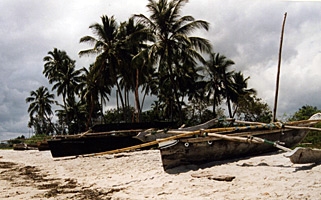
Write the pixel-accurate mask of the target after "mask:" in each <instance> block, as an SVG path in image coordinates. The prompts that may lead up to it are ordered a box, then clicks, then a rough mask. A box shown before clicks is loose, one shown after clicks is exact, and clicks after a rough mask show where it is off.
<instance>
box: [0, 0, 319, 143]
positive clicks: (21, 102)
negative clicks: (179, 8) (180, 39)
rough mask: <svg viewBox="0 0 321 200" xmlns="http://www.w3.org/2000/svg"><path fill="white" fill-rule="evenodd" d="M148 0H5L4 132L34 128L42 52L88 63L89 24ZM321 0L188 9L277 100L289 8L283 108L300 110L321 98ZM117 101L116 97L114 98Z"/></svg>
mask: <svg viewBox="0 0 321 200" xmlns="http://www.w3.org/2000/svg"><path fill="white" fill-rule="evenodd" d="M147 2H148V1H147V0H138V1H137V0H136V1H129V0H119V1H105V0H96V1H85V0H70V1H62V0H55V1H53V0H48V1H36V0H29V1H23V0H3V1H1V5H0V11H1V17H0V25H1V29H0V38H1V39H0V47H1V48H0V70H1V74H0V85H1V87H0V140H3V139H8V138H12V137H15V136H18V135H21V134H25V135H28V134H29V131H30V130H29V129H28V128H27V123H28V120H29V119H28V113H27V108H28V105H27V104H26V103H25V98H26V97H28V96H29V92H30V91H31V90H35V89H37V88H38V87H39V86H41V85H45V86H47V87H48V88H51V86H49V85H48V81H47V80H46V79H45V78H44V77H43V75H42V70H43V61H42V59H43V57H44V56H46V55H47V53H48V51H51V50H53V48H54V47H56V48H58V49H62V50H65V51H66V52H67V53H68V55H69V56H70V57H72V58H73V59H75V60H77V62H76V65H77V66H78V67H79V68H80V67H83V66H84V67H87V66H88V65H89V64H90V63H91V62H92V61H93V58H91V57H82V58H79V57H78V52H79V51H80V50H82V49H86V48H87V47H88V46H86V45H84V44H79V39H80V38H81V37H82V36H85V35H91V34H92V33H91V31H90V30H89V29H88V27H89V25H91V24H92V23H95V22H100V16H101V15H103V14H106V15H109V16H111V15H114V16H115V17H116V19H117V20H118V21H124V20H127V19H128V17H130V16H132V14H139V13H144V14H146V15H148V13H147V12H146V11H147V8H146V7H145V6H146V4H147ZM320 10H321V4H320V3H318V2H293V1H251V0H245V1H233V0H215V1H208V0H197V1H196V0H190V1H189V3H188V4H186V6H185V7H183V14H184V15H192V16H194V17H195V18H196V19H203V20H206V21H208V22H210V24H211V27H210V31H209V32H197V33H195V34H197V35H200V36H202V37H205V38H207V39H209V40H210V41H211V42H212V43H213V46H214V51H215V52H219V53H221V54H224V55H225V56H227V57H228V58H230V59H232V60H234V61H235V63H236V65H235V69H236V70H241V71H242V72H243V73H244V75H245V76H250V77H251V78H250V80H249V84H250V85H249V86H250V87H253V88H255V89H257V90H258V96H259V97H261V98H262V99H263V100H264V101H266V102H267V103H268V104H269V105H270V106H271V107H272V106H273V101H274V88H275V76H276V67H277V59H278V48H279V40H280V32H281V24H282V20H283V15H284V13H285V12H287V13H288V17H287V21H286V26H285V35H284V44H283V57H282V68H281V83H280V95H279V105H278V115H279V116H281V115H282V114H283V113H289V114H291V113H293V112H295V111H296V110H297V109H298V108H300V107H301V106H303V105H305V104H309V105H313V106H318V107H319V108H321V103H320V97H319V94H318V93H319V92H320V83H321V79H320V78H319V75H320V74H321V66H320V63H321V52H320V51H321V50H320V44H321V37H320V31H321V29H320V27H321V20H320V19H321V13H320ZM111 104H115V101H114V100H113V99H112V100H111V102H110V103H109V104H108V106H111Z"/></svg>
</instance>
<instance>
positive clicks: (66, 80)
mask: <svg viewBox="0 0 321 200" xmlns="http://www.w3.org/2000/svg"><path fill="white" fill-rule="evenodd" d="M48 54H49V55H48V56H46V57H44V58H43V60H44V61H45V64H44V70H43V74H44V75H45V76H46V77H47V78H48V79H49V83H50V84H52V83H54V82H56V83H55V84H54V85H53V87H52V90H56V89H57V95H58V96H59V95H62V97H63V102H64V105H66V98H74V93H75V88H76V87H77V85H78V84H79V82H80V74H81V71H80V70H76V69H75V62H76V61H74V60H72V59H70V58H69V56H68V55H67V53H66V52H65V51H61V50H58V49H57V48H54V50H53V51H49V52H48Z"/></svg>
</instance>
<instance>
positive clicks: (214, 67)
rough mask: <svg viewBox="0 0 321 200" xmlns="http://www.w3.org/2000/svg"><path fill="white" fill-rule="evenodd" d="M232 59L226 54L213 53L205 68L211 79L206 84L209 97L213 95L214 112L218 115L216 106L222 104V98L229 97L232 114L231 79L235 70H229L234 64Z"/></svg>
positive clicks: (228, 102)
mask: <svg viewBox="0 0 321 200" xmlns="http://www.w3.org/2000/svg"><path fill="white" fill-rule="evenodd" d="M233 64H234V62H233V61H232V60H229V59H227V58H226V57H225V56H224V55H220V54H219V53H211V54H210V58H209V59H208V60H207V62H206V64H205V66H204V69H205V70H206V72H207V73H206V74H207V76H208V77H207V78H208V79H209V80H208V81H207V84H206V91H207V93H208V95H207V98H208V99H210V98H211V97H213V114H214V117H216V112H215V108H216V106H218V105H220V104H221V102H222V98H223V97H225V98H226V99H227V104H228V109H229V114H230V116H232V114H231V113H232V111H231V106H230V100H229V99H230V96H229V92H230V91H231V87H232V86H231V85H232V83H231V80H230V77H231V75H232V74H233V72H227V69H228V67H229V66H231V65H233Z"/></svg>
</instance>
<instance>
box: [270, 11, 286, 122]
mask: <svg viewBox="0 0 321 200" xmlns="http://www.w3.org/2000/svg"><path fill="white" fill-rule="evenodd" d="M286 16H287V13H285V14H284V19H283V24H282V32H281V39H280V49H279V61H278V71H277V77H276V90H275V99H274V109H273V119H272V121H273V122H275V121H276V110H277V104H278V94H279V82H280V69H281V55H282V44H283V33H284V26H285V20H286Z"/></svg>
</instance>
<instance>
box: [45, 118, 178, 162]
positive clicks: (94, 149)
mask: <svg viewBox="0 0 321 200" xmlns="http://www.w3.org/2000/svg"><path fill="white" fill-rule="evenodd" d="M174 127H176V123H175V122H151V123H112V124H99V125H95V126H93V127H91V130H90V131H87V132H85V133H82V134H79V135H57V136H55V137H53V138H52V139H50V140H47V142H48V145H49V149H50V151H51V155H52V157H65V156H77V155H84V154H92V153H99V152H104V151H110V150H114V149H119V148H125V147H128V146H134V145H138V144H141V143H143V141H141V140H139V139H137V138H135V137H134V136H136V135H137V133H138V132H141V131H144V130H146V129H151V128H155V129H167V128H174Z"/></svg>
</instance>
